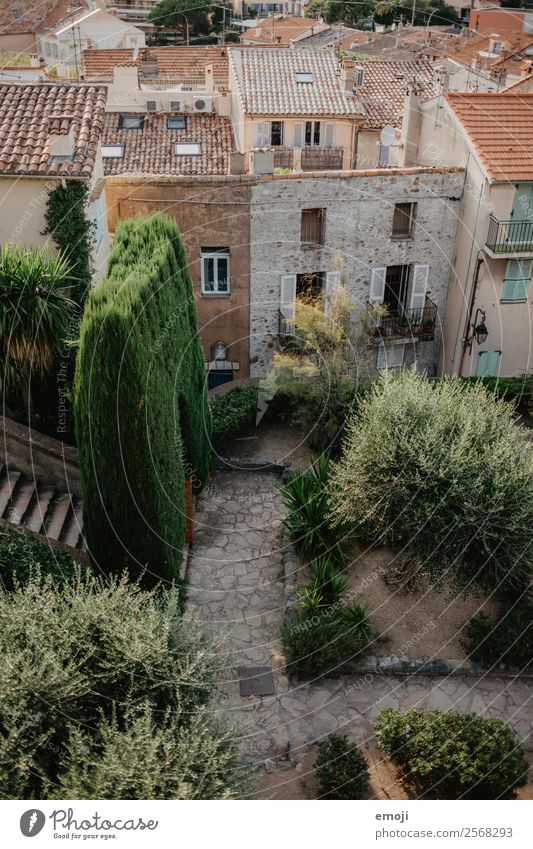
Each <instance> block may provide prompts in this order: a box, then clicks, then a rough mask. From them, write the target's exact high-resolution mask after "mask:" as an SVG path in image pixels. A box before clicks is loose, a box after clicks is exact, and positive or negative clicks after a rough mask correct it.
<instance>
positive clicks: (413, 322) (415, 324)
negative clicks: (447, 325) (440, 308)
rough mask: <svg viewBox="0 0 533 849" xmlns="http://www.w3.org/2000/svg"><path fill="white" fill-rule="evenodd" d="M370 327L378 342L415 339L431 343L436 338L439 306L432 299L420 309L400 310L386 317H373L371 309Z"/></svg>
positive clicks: (428, 299) (427, 300) (427, 299)
mask: <svg viewBox="0 0 533 849" xmlns="http://www.w3.org/2000/svg"><path fill="white" fill-rule="evenodd" d="M369 309H370V312H371V316H370V327H371V330H372V335H373V336H374V339H375V340H376V342H383V341H384V340H385V339H403V338H406V339H410V338H415V339H418V340H419V341H421V342H428V341H429V342H430V341H431V340H432V339H434V338H435V323H436V321H437V304H435V303H433V301H432V300H431V299H430V298H426V303H425V305H424V306H423V307H419V308H418V309H403V308H402V309H400V310H398V312H395V313H388V314H386V315H375V314H374V315H372V306H370V307H369Z"/></svg>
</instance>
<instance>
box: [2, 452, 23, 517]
mask: <svg viewBox="0 0 533 849" xmlns="http://www.w3.org/2000/svg"><path fill="white" fill-rule="evenodd" d="M21 474H22V473H21V472H18V471H17V470H16V469H8V468H7V467H6V466H2V472H1V474H0V518H2V519H7V520H8V521H9V515H5V516H4V513H6V508H7V505H8V504H9V502H10V501H11V498H12V495H13V491H14V489H15V487H16V485H17V483H18V481H19V479H20V476H21Z"/></svg>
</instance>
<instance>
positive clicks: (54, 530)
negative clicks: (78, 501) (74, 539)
mask: <svg viewBox="0 0 533 849" xmlns="http://www.w3.org/2000/svg"><path fill="white" fill-rule="evenodd" d="M71 510H72V496H71V495H69V493H65V492H60V493H56V494H55V495H54V497H53V499H52V501H51V502H50V505H49V507H48V513H47V515H46V519H45V523H44V533H45V534H46V536H47V537H48V538H49V539H53V540H59V539H60V537H61V534H62V532H63V528H64V527H65V523H66V521H67V517H68V514H69V512H70V511H71Z"/></svg>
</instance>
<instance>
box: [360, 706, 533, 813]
mask: <svg viewBox="0 0 533 849" xmlns="http://www.w3.org/2000/svg"><path fill="white" fill-rule="evenodd" d="M376 734H377V737H378V739H379V742H380V745H381V746H382V748H383V749H384V751H385V752H386V753H387V755H388V756H389V757H390V758H391V760H392V761H393V762H394V763H395V764H397V765H398V766H400V767H401V768H402V771H403V773H404V777H405V780H406V781H407V782H408V783H410V784H411V785H412V786H413V788H414V790H415V792H416V793H417V795H418V796H425V795H428V796H436V797H440V798H442V799H464V798H466V799H508V798H512V797H513V796H514V792H515V790H516V788H517V787H521V786H522V785H523V784H525V783H526V776H527V770H528V765H527V762H526V760H525V758H524V754H523V751H522V748H521V746H520V744H519V742H518V740H517V739H516V737H515V736H514V734H513V733H512V731H511V730H510V729H509V728H508V727H507V726H506V725H505V724H504V723H503V722H502V721H501V720H499V719H494V718H487V719H484V718H482V717H480V716H475V715H473V714H462V713H456V712H455V711H452V710H450V711H446V712H445V713H441V712H440V711H423V710H416V709H414V708H413V709H411V710H407V711H405V713H401V712H400V711H397V710H394V709H392V708H386V709H385V710H382V711H381V713H380V714H379V717H378V722H377V725H376Z"/></svg>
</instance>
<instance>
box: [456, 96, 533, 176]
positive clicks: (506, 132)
mask: <svg viewBox="0 0 533 849" xmlns="http://www.w3.org/2000/svg"><path fill="white" fill-rule="evenodd" d="M446 100H447V102H448V103H449V105H450V107H451V108H452V110H453V112H454V113H455V115H456V116H457V118H458V120H459V121H460V123H461V124H462V126H463V128H464V130H465V132H466V134H467V136H468V138H469V139H470V141H471V142H472V145H473V147H474V149H475V151H476V153H477V155H478V157H479V160H480V162H481V164H482V165H483V167H484V169H485V171H486V173H487V176H488V178H489V180H491V181H496V182H511V183H513V182H518V181H521V180H527V181H530V180H531V181H533V94H519V93H518V92H517V93H516V94H507V93H505V92H503V93H500V94H492V93H490V94H489V93H487V94H485V93H483V94H481V93H479V94H448V95H446Z"/></svg>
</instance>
